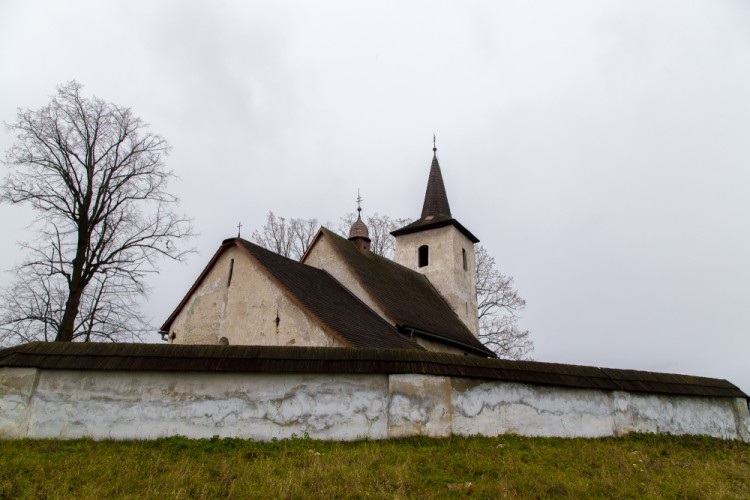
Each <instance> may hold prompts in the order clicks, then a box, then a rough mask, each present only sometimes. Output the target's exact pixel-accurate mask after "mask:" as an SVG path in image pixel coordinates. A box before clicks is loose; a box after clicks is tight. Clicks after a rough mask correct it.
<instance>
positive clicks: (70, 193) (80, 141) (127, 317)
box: [0, 82, 192, 343]
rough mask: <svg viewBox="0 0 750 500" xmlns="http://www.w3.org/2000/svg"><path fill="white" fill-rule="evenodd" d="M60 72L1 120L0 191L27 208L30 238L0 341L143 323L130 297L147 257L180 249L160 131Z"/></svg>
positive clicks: (150, 265) (0, 309)
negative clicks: (4, 172) (0, 160)
mask: <svg viewBox="0 0 750 500" xmlns="http://www.w3.org/2000/svg"><path fill="white" fill-rule="evenodd" d="M81 89H82V86H81V85H80V84H78V83H76V82H70V83H68V84H66V85H61V86H60V87H58V91H57V95H56V96H55V97H54V98H53V99H52V101H51V102H50V103H49V104H48V105H47V106H44V107H43V108H41V109H39V110H28V109H27V110H19V111H18V114H17V117H16V121H15V123H13V124H10V125H8V126H9V128H10V129H11V130H12V131H14V132H15V133H16V136H17V137H16V141H15V143H14V144H13V145H12V146H11V147H10V149H9V150H8V151H7V152H6V155H5V163H6V164H7V165H8V166H9V167H10V168H11V173H10V174H9V175H8V176H7V177H6V178H5V180H4V182H3V183H2V186H0V196H1V197H2V201H5V202H8V203H13V204H27V205H29V206H31V207H32V209H33V210H34V211H35V212H36V214H37V217H36V220H35V226H36V227H37V228H38V238H37V241H35V242H34V243H27V244H24V245H23V247H24V248H25V249H26V250H27V251H28V254H29V255H28V257H27V259H26V260H25V262H24V263H23V264H21V265H20V266H19V267H17V268H16V273H17V279H16V281H15V282H14V283H13V284H12V285H11V287H9V288H8V289H6V290H5V291H4V298H3V302H2V304H0V323H2V326H1V327H0V342H3V343H15V342H22V341H30V340H57V341H72V340H84V341H90V340H122V339H124V338H133V337H135V338H139V335H140V334H141V333H142V332H143V329H144V328H146V322H145V321H144V320H143V318H142V316H141V315H140V313H139V311H138V308H137V301H138V299H139V298H140V297H141V296H143V295H144V294H145V293H146V289H145V286H144V277H145V276H146V274H148V273H151V272H155V270H156V268H155V265H156V261H157V260H158V258H159V257H166V258H169V259H175V260H181V259H182V258H183V257H184V256H185V255H186V254H187V253H188V252H189V251H188V250H185V249H183V248H181V246H180V242H181V240H183V239H185V238H188V237H190V236H191V235H192V227H191V224H190V220H189V219H188V218H187V217H185V216H184V215H180V214H177V213H176V212H175V211H174V209H175V207H176V205H177V202H178V200H177V198H176V197H174V196H173V195H171V194H170V193H168V192H167V190H166V189H167V184H168V182H169V181H170V180H171V179H172V178H173V177H174V176H173V174H172V172H171V171H169V170H167V169H166V168H165V165H164V158H165V156H166V155H167V153H168V151H169V146H168V144H167V142H166V141H165V140H164V139H163V138H162V137H161V136H159V135H157V134H153V133H151V132H149V131H148V130H147V125H146V124H145V123H144V122H143V121H142V120H141V119H140V118H138V117H136V116H135V115H134V114H133V112H132V111H131V110H130V109H129V108H125V107H121V106H117V105H115V104H111V103H108V102H105V101H103V100H102V99H99V98H96V97H94V98H91V99H88V98H85V97H83V96H82V95H81Z"/></svg>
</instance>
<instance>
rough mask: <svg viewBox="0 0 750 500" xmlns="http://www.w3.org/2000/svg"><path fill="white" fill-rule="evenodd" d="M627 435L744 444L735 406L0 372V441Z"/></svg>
mask: <svg viewBox="0 0 750 500" xmlns="http://www.w3.org/2000/svg"><path fill="white" fill-rule="evenodd" d="M629 432H660V433H671V434H696V435H708V436H713V437H718V438H725V439H741V440H744V441H750V414H749V413H748V405H747V400H746V398H744V397H712V396H685V395H669V394H649V393H646V392H628V391H621V390H599V389H590V388H570V387H559V386H550V385H536V384H529V383H519V382H513V381H505V380H493V379H483V378H476V377H472V378H467V377H460V376H439V375H424V374H410V373H400V374H387V373H373V374H363V373H346V374H344V373H226V372H193V371H127V370H66V369H62V370H60V369H58V370H54V369H43V368H34V367H8V366H6V367H0V438H3V439H19V438H58V439H73V438H81V437H89V438H93V439H154V438H157V437H162V436H173V435H183V436H187V437H191V438H208V437H212V436H215V435H218V436H221V437H240V438H246V439H255V440H264V441H265V440H270V439H273V438H289V437H292V435H293V434H296V435H298V436H301V435H304V434H305V433H307V434H308V435H309V436H310V437H311V438H315V439H328V440H354V439H363V438H368V439H386V438H399V437H406V436H415V435H427V436H449V435H452V434H455V435H464V436H466V435H474V434H482V435H486V436H496V435H501V434H505V433H515V434H520V435H525V436H561V437H604V436H617V435H622V434H626V433H629Z"/></svg>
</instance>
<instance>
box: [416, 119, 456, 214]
mask: <svg viewBox="0 0 750 500" xmlns="http://www.w3.org/2000/svg"><path fill="white" fill-rule="evenodd" d="M435 215H445V216H448V217H450V216H451V207H450V205H449V204H448V195H447V194H446V192H445V183H444V182H443V174H442V173H441V172H440V164H439V163H438V159H437V142H436V140H435V134H432V165H430V177H429V178H428V179H427V192H426V193H425V195H424V205H422V219H424V218H426V217H429V216H435Z"/></svg>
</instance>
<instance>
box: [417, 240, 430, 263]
mask: <svg viewBox="0 0 750 500" xmlns="http://www.w3.org/2000/svg"><path fill="white" fill-rule="evenodd" d="M429 251H430V248H429V247H428V246H427V245H422V246H421V247H419V267H424V266H426V265H427V264H429V259H428V254H429Z"/></svg>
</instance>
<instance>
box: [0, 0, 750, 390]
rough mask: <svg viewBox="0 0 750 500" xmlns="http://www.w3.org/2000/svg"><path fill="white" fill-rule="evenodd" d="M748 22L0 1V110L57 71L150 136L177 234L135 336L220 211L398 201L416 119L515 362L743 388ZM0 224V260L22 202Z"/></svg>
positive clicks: (302, 212) (590, 6)
mask: <svg viewBox="0 0 750 500" xmlns="http://www.w3.org/2000/svg"><path fill="white" fill-rule="evenodd" d="M749 27H750V3H748V2H747V1H742V0H738V1H720V0H711V1H708V0H706V1H685V0H675V1H659V0H644V1H634V0H627V1H591V2H582V1H578V2H573V1H565V2H560V1H549V2H544V1H537V2H529V1H516V2H511V1H492V2H440V1H434V0H432V1H424V2H404V1H398V2H396V1H394V2H382V1H381V2H353V1H341V2H325V1H315V2H309V1H308V2H280V1H273V2H271V1H269V2H259V1H253V2H241V1H236V2H235V1H224V2H188V1H184V0H180V1H177V0H175V1H155V0H149V1H145V0H144V1H135V0H128V1H122V2H115V1H112V2H103V1H66V2H59V1H47V2H44V1H34V0H20V1H19V0H2V2H0V61H2V64H1V65H0V120H3V121H5V122H12V121H13V120H14V117H15V113H16V109H17V108H19V107H22V108H32V109H36V108H39V107H41V106H42V105H44V104H46V103H47V102H48V101H49V99H50V96H51V95H52V94H54V93H55V88H56V85H58V84H60V83H64V82H67V81H69V80H72V79H75V80H77V81H78V82H80V83H82V84H83V85H85V89H84V91H83V92H84V94H86V95H89V96H91V95H96V96H99V97H101V98H103V99H105V100H108V101H111V102H114V103H116V104H119V105H124V106H129V107H131V108H132V109H133V110H134V111H135V113H136V114H137V115H139V116H141V117H142V118H143V119H144V120H146V121H147V122H149V123H150V124H151V130H152V131H154V132H157V133H159V134H162V135H163V136H164V137H166V138H167V140H168V141H169V142H170V143H171V145H172V146H173V151H172V154H171V155H170V157H169V158H168V165H169V167H170V168H172V169H173V170H174V171H175V173H176V174H177V175H179V177H180V178H181V180H180V181H179V182H175V183H174V184H173V185H172V191H173V192H174V193H175V194H177V195H178V196H179V197H180V198H181V199H182V208H183V210H184V211H185V212H186V213H188V214H189V215H191V216H192V217H194V220H195V228H196V230H197V231H198V232H200V236H199V237H197V238H195V240H193V242H192V244H193V245H194V246H195V247H196V248H197V250H198V253H197V254H196V255H194V256H192V257H191V258H189V260H188V261H187V262H186V263H185V264H169V263H164V265H163V266H162V271H161V273H160V274H159V275H158V276H155V277H154V278H153V279H152V280H151V281H150V285H151V287H152V295H151V300H150V301H149V303H148V305H147V311H148V313H149V314H150V315H151V316H152V317H153V319H154V323H155V325H157V326H158V325H160V324H161V323H162V322H163V320H164V319H166V317H167V316H168V315H169V313H170V312H171V311H172V309H173V308H174V307H175V306H176V305H177V303H178V302H179V300H180V299H181V298H182V296H183V295H184V293H185V292H186V291H187V289H188V288H189V286H190V285H191V284H192V282H193V280H194V279H195V278H196V277H197V275H198V274H199V273H200V271H201V269H202V268H203V266H204V265H205V264H206V263H207V261H208V259H209V258H210V256H211V255H212V254H213V252H214V251H215V250H216V249H217V248H218V246H219V244H220V243H221V241H222V239H224V238H226V237H231V236H234V235H235V234H236V231H237V229H236V226H237V223H238V222H239V221H242V223H243V225H244V228H243V234H244V235H249V234H250V232H251V229H252V228H254V227H258V226H260V225H261V224H262V223H263V221H264V218H265V214H266V213H267V212H268V211H269V210H273V211H274V212H275V213H276V214H278V215H282V216H290V217H304V218H309V217H317V218H318V219H319V220H321V221H323V222H325V221H332V222H334V225H335V224H336V223H338V220H339V218H340V217H341V216H342V215H344V214H346V213H347V212H352V211H353V209H354V208H355V206H356V205H355V199H356V197H357V188H360V189H361V191H362V196H363V198H364V204H363V208H364V211H365V214H372V213H374V212H379V213H385V214H389V215H391V216H394V217H412V218H416V217H418V216H419V213H420V210H421V206H422V197H423V195H424V188H425V186H426V182H427V174H428V170H429V165H430V160H431V156H432V151H431V148H432V134H433V132H434V133H435V134H437V146H438V156H439V159H440V163H441V166H442V169H443V176H444V178H445V181H446V188H447V191H448V197H449V200H450V203H451V208H452V211H453V215H454V217H456V218H457V219H458V220H459V221H460V222H461V223H462V224H463V225H464V226H466V227H467V228H468V229H469V230H470V231H472V232H473V233H474V234H476V235H477V236H478V237H479V239H480V240H482V244H484V245H485V246H486V247H487V248H488V250H489V251H490V253H491V254H492V255H494V256H495V257H496V259H497V263H498V265H499V267H500V269H501V271H502V272H504V273H506V274H510V275H512V276H514V277H515V280H516V283H515V284H516V286H517V288H518V290H519V291H520V293H521V295H522V296H523V297H524V298H526V299H527V301H528V307H527V309H526V311H525V312H524V313H523V317H522V318H521V320H520V324H521V326H522V327H523V328H528V329H529V330H531V334H532V337H533V340H534V342H535V344H536V350H535V352H534V358H535V359H537V360H540V361H552V362H562V363H576V364H586V365H595V366H607V367H618V368H635V369H644V370H653V371H666V372H677V373H689V374H695V375H705V376H711V377H718V378H726V379H728V380H730V381H731V382H733V383H735V384H737V385H739V386H740V387H741V388H742V389H743V390H744V391H745V392H747V393H750V307H748V302H749V299H750V263H749V262H750V29H749ZM12 141H13V136H12V135H11V134H10V133H9V132H7V131H5V130H3V131H2V132H0V150H2V151H4V150H5V149H7V147H8V146H9V145H10V144H11V143H12ZM2 168H3V169H4V168H5V167H2ZM0 220H2V229H3V234H4V236H5V237H4V238H3V239H2V241H0V257H2V262H3V268H4V269H9V268H10V267H12V266H13V265H14V264H15V263H17V262H19V261H20V260H21V259H22V253H21V251H20V250H19V249H18V247H17V246H16V242H17V241H21V240H24V239H28V238H29V233H28V231H27V229H26V226H27V224H28V223H29V222H30V221H31V214H30V213H29V212H28V211H26V210H23V209H20V208H18V207H12V206H8V205H1V206H0ZM11 279H12V275H10V274H9V273H5V274H4V275H3V276H2V277H0V284H7V283H8V282H9V281H10V280H11Z"/></svg>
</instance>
